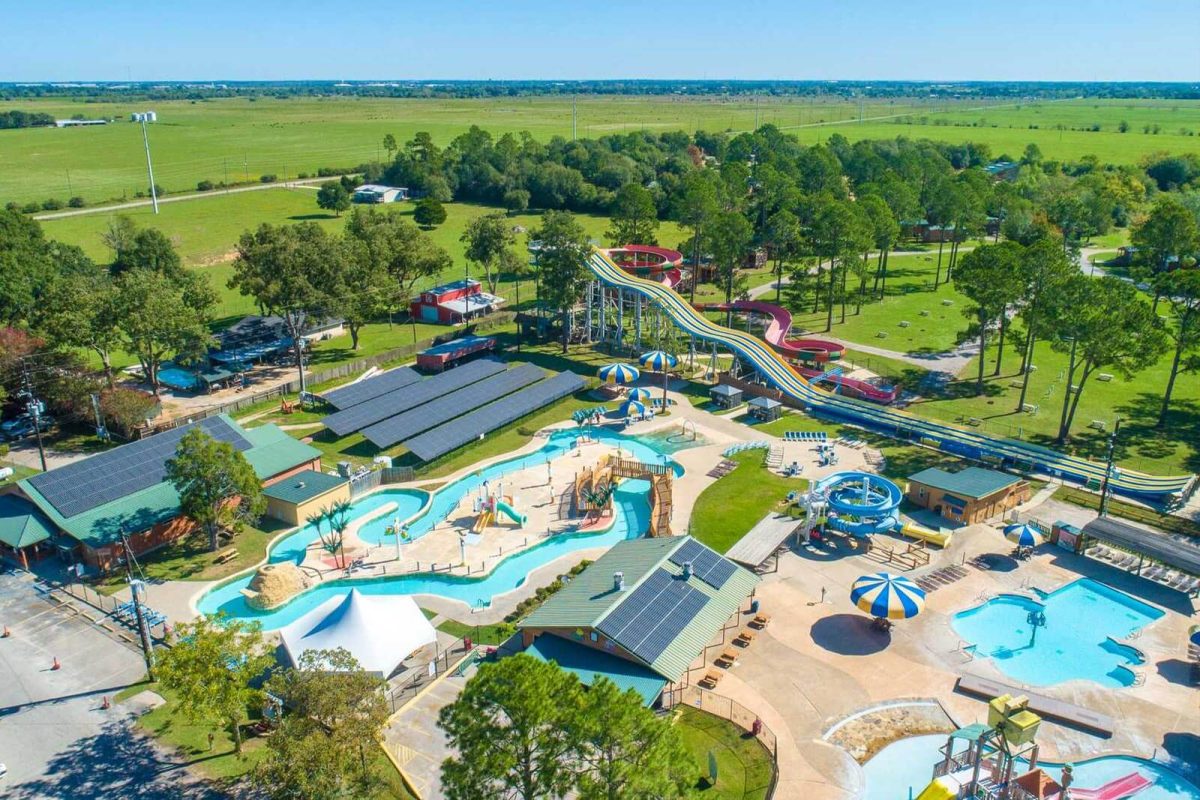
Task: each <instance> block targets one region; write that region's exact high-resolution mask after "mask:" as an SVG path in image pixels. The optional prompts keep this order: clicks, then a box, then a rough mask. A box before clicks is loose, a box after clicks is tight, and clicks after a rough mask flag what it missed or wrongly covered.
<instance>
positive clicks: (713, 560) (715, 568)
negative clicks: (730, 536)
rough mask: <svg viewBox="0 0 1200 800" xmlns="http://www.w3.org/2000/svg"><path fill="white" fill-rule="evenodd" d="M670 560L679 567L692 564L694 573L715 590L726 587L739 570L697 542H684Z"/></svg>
mask: <svg viewBox="0 0 1200 800" xmlns="http://www.w3.org/2000/svg"><path fill="white" fill-rule="evenodd" d="M668 560H669V561H670V562H671V563H672V564H677V565H679V566H683V565H684V564H685V563H688V562H691V564H692V573H693V574H695V576H696V577H697V578H699V579H700V580H702V581H704V582H705V583H707V584H708V585H709V586H712V587H713V588H714V589H720V588H721V587H722V586H724V585H725V582H726V581H727V580H729V579H730V577H732V576H733V573H734V571H735V570H736V569H737V567H736V566H734V564H733V563H732V562H730V561H728V560H726V559H724V558H722V557H721V556H719V555H717V554H716V553H714V552H713V551H711V550H709V549H708V548H707V547H705V546H704V545H702V544H700V543H699V542H697V541H695V540H692V541H689V542H684V543H683V544H682V545H680V547H679V548H678V549H677V550H676V551H675V552H674V553H672V554H671V556H670V558H669V559H668Z"/></svg>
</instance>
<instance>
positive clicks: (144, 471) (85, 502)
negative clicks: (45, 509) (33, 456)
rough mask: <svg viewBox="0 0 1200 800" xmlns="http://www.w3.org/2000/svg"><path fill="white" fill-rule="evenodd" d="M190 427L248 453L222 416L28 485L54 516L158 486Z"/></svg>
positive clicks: (40, 477) (60, 470) (245, 444)
mask: <svg viewBox="0 0 1200 800" xmlns="http://www.w3.org/2000/svg"><path fill="white" fill-rule="evenodd" d="M194 428H199V429H200V430H202V431H204V432H205V433H207V434H208V435H209V436H211V437H212V438H214V439H216V440H217V441H221V442H229V443H230V444H232V445H233V446H234V448H235V449H237V450H242V451H245V450H249V449H250V442H249V441H247V440H246V438H245V437H244V436H242V435H241V433H239V432H238V430H237V428H235V427H234V426H233V425H231V424H230V423H229V422H228V421H226V420H225V419H223V418H221V417H209V418H208V419H202V420H200V421H199V422H193V423H191V424H190V425H183V426H180V427H178V428H175V429H173V430H169V431H165V432H163V433H159V434H156V435H154V436H150V437H147V438H145V439H141V440H139V441H136V442H130V443H129V444H126V445H122V446H121V447H118V448H115V449H113V450H109V451H107V452H104V453H100V454H98V455H94V456H92V457H91V458H85V459H84V460H82V461H76V462H75V463H74V464H68V465H66V466H63V467H59V468H57V469H53V470H51V471H49V472H43V473H41V474H40V475H34V476H33V477H32V478H30V479H29V482H30V484H31V485H32V486H33V488H35V489H37V490H38V492H40V493H41V495H42V496H43V497H45V498H46V500H47V501H48V502H49V503H50V504H51V505H52V506H54V508H55V509H57V510H58V513H60V514H62V515H63V516H64V517H68V518H69V517H73V516H75V515H77V514H82V513H83V512H85V511H91V510H92V509H93V508H96V507H98V506H102V505H104V504H105V503H111V502H112V501H113V500H119V499H120V498H122V497H126V496H128V495H130V494H133V493H134V492H137V491H141V490H142V489H146V488H149V487H151V486H154V485H155V484H158V483H161V482H162V481H163V480H165V479H166V475H167V470H166V463H167V461H168V459H170V458H171V457H172V456H173V455H175V449H176V448H177V447H178V446H179V440H180V439H182V438H183V437H184V435H185V434H186V433H187V432H188V431H190V430H192V429H194Z"/></svg>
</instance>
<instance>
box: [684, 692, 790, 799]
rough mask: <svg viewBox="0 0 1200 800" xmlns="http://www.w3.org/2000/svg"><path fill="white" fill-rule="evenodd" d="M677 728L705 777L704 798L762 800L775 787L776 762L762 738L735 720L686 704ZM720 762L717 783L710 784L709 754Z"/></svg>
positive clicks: (700, 783)
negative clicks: (731, 720) (772, 777)
mask: <svg viewBox="0 0 1200 800" xmlns="http://www.w3.org/2000/svg"><path fill="white" fill-rule="evenodd" d="M675 727H676V728H677V729H678V730H679V733H680V735H681V736H682V737H683V742H684V745H685V746H686V747H687V749H688V752H689V753H691V754H692V760H693V761H694V762H695V763H696V767H697V771H698V773H699V774H700V775H701V776H702V777H700V778H699V779H698V780H697V782H696V797H697V798H700V800H762V799H764V798H766V796H767V791H768V790H769V789H770V786H771V775H772V773H773V772H774V765H773V764H772V763H771V754H770V753H768V752H767V749H766V748H765V747H763V746H762V744H760V743H759V741H758V740H757V739H756V738H754V737H753V736H751V735H750V734H748V733H745V732H744V731H742V729H741V728H739V727H737V726H736V725H734V724H733V723H732V722H728V721H726V720H723V719H721V718H720V717H714V716H713V715H712V714H707V713H705V712H703V711H699V710H697V709H694V708H691V707H688V706H684V707H682V708H680V710H679V716H678V717H677V718H676V720H675ZM709 753H712V755H713V756H714V757H715V758H716V761H717V782H716V783H715V784H712V785H709V782H708V775H709V771H708V756H709Z"/></svg>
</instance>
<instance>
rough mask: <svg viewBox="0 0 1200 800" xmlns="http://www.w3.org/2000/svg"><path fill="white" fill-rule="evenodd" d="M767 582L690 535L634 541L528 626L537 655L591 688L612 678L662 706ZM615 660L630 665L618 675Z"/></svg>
mask: <svg viewBox="0 0 1200 800" xmlns="http://www.w3.org/2000/svg"><path fill="white" fill-rule="evenodd" d="M758 580H759V579H758V577H757V576H756V575H754V574H753V573H751V572H748V571H747V570H745V569H743V568H742V567H739V566H737V565H736V564H734V563H733V562H732V561H729V560H728V559H726V558H724V557H723V556H721V555H719V554H718V553H716V552H715V551H713V550H711V549H709V548H708V547H705V546H704V545H702V544H700V543H699V542H697V541H696V540H695V539H693V538H691V537H690V536H677V537H662V538H647V539H632V540H629V541H624V542H620V543H619V544H617V545H615V546H614V547H613V548H612V549H611V550H609V551H608V552H607V553H605V554H604V555H603V556H601V557H600V558H599V559H597V561H596V562H595V563H594V564H592V565H591V566H589V567H588V568H587V569H586V570H584V571H583V572H582V573H580V574H579V575H578V576H576V577H575V578H574V579H573V580H572V581H571V582H570V583H568V584H567V585H566V586H564V587H563V588H562V589H561V590H559V591H558V592H557V593H555V594H554V595H553V596H552V597H551V598H550V599H549V600H547V601H546V602H545V603H543V604H542V605H541V606H540V607H539V608H538V609H536V610H535V611H534V612H533V613H532V614H530V615H529V616H528V617H526V618H525V619H524V620H523V621H521V622H520V623H518V628H520V630H521V633H522V638H523V641H524V644H525V647H526V648H528V649H529V652H530V653H531V654H532V655H534V656H535V657H541V658H544V659H545V660H554V661H555V662H556V663H558V664H559V665H560V666H562V667H564V668H565V669H568V670H570V671H572V672H574V673H575V674H577V675H579V676H580V679H581V680H583V682H584V683H590V682H591V681H590V680H588V679H587V678H589V677H590V676H591V675H603V676H605V677H608V678H610V679H611V680H613V681H614V682H615V683H617V685H618V686H620V687H622V688H634V689H636V690H637V691H638V693H639V694H641V695H642V696H643V697H649V698H650V700H649V701H648V703H652V702H653V700H654V699H657V697H658V694H659V693H660V692H661V690H662V687H663V686H665V685H666V684H668V683H679V682H681V681H682V680H683V679H684V678H685V676H686V675H687V673H688V672H689V670H690V669H691V668H692V667H693V664H694V663H695V662H696V661H697V659H703V657H704V654H705V649H706V648H707V647H708V645H709V644H710V643H711V642H712V641H713V639H714V638H716V637H717V635H718V634H719V633H721V632H722V631H723V630H724V629H725V628H726V627H727V626H728V625H729V622H730V619H731V618H735V617H736V615H737V614H738V613H739V612H740V611H741V608H742V604H743V603H744V602H745V601H746V598H747V597H748V596H750V595H751V594H753V592H754V588H755V586H756V585H757V584H758ZM551 638H552V639H554V640H555V641H551ZM614 659H616V660H617V662H625V663H619V664H618V666H619V668H614V663H616V662H614ZM630 664H632V665H637V666H639V667H640V669H636V670H635V669H630V666H629V665H630ZM654 684H656V686H655V685H654Z"/></svg>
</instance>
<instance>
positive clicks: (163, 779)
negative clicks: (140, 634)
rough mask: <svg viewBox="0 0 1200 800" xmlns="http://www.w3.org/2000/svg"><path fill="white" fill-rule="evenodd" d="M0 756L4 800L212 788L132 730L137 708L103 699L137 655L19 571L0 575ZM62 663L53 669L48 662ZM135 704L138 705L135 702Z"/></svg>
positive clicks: (113, 797) (166, 796) (131, 674)
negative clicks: (1, 633) (4, 630)
mask: <svg viewBox="0 0 1200 800" xmlns="http://www.w3.org/2000/svg"><path fill="white" fill-rule="evenodd" d="M0 625H7V626H8V627H9V628H10V630H11V635H10V636H9V637H8V638H4V639H0V676H3V678H2V679H0V761H3V762H4V763H5V764H7V765H8V775H7V776H6V777H4V778H0V794H2V795H3V796H4V797H6V798H11V800H41V799H42V798H46V799H47V800H50V798H54V800H59V799H60V798H66V797H78V798H90V799H91V800H118V798H120V799H121V800H124V799H125V798H134V799H136V800H157V799H158V798H162V799H163V800H194V799H195V798H206V799H207V798H217V797H221V796H222V795H220V794H219V793H217V792H215V791H214V790H212V789H211V788H209V787H208V786H207V785H206V784H204V783H202V782H200V781H198V780H197V779H196V778H194V777H192V776H191V775H190V773H188V772H186V771H185V770H184V768H183V766H182V764H181V763H180V762H179V761H178V760H176V759H174V758H173V757H171V756H170V755H168V754H166V753H165V752H163V751H162V750H161V749H160V748H159V747H158V746H157V745H155V744H154V743H153V742H152V741H150V740H149V739H148V738H147V737H145V736H144V735H143V734H142V733H141V732H140V731H139V730H138V729H137V728H136V727H135V724H134V722H135V717H136V714H137V713H138V711H140V710H142V709H143V708H144V707H145V706H144V705H142V704H137V703H134V702H133V701H130V702H128V703H122V704H120V705H119V706H118V705H114V706H113V707H112V708H110V709H108V710H104V709H103V708H102V704H103V698H104V697H105V696H109V697H110V698H111V696H112V695H113V694H115V693H116V692H117V691H119V690H120V689H121V688H123V687H125V686H127V685H129V684H130V683H132V682H134V681H136V680H138V679H139V678H140V677H141V676H142V674H143V672H144V671H145V670H144V666H143V664H142V658H141V656H140V655H139V654H138V653H137V652H135V651H133V650H130V649H128V648H127V647H125V646H124V645H121V644H118V643H117V642H116V641H114V640H112V639H110V638H109V637H108V636H107V635H106V634H104V633H103V632H101V631H100V629H98V628H96V627H95V626H94V625H93V624H92V623H90V622H89V621H87V620H86V619H83V618H81V617H78V616H71V615H69V614H68V613H67V612H65V611H64V610H63V609H61V608H58V607H56V606H55V605H54V604H52V603H51V602H50V601H48V600H46V599H45V598H44V597H43V596H42V595H41V594H40V593H39V592H38V590H37V589H36V588H35V586H34V583H33V579H32V578H31V576H29V575H28V574H27V573H12V572H9V573H7V574H4V575H0ZM55 658H57V659H58V660H59V663H60V664H61V668H60V669H58V670H52V669H51V668H50V667H51V664H52V662H53V659H55ZM139 705H140V706H141V707H140V708H139Z"/></svg>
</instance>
